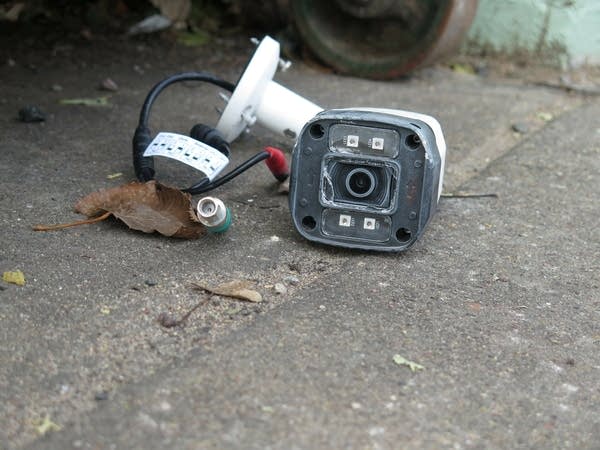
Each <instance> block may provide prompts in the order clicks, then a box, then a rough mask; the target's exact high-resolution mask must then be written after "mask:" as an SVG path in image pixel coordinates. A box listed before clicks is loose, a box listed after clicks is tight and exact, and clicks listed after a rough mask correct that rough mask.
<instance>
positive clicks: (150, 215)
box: [75, 180, 206, 239]
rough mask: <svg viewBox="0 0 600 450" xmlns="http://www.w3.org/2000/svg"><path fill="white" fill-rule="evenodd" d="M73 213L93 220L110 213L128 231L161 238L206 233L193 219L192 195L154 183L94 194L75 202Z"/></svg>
mask: <svg viewBox="0 0 600 450" xmlns="http://www.w3.org/2000/svg"><path fill="white" fill-rule="evenodd" d="M75 211H77V212H79V213H81V214H85V215H86V216H88V217H94V216H97V215H98V214H101V213H104V212H110V213H111V214H113V215H114V216H115V217H117V218H118V219H121V220H122V221H123V222H125V223H126V224H127V225H128V226H129V228H133V229H134V230H139V231H143V232H144V233H152V232H154V231H158V232H159V233H160V234H162V235H164V236H172V237H179V238H186V239H195V238H198V237H200V236H202V235H203V234H205V232H206V229H205V227H204V225H202V224H201V223H199V222H197V221H195V220H194V218H195V216H194V212H193V207H192V203H191V196H190V195H189V194H186V193H184V192H182V191H180V190H179V189H176V188H172V187H169V186H165V185H164V184H160V183H158V182H156V181H154V180H153V181H148V182H146V183H139V182H137V181H135V182H132V183H129V184H125V185H122V186H118V187H115V188H112V189H106V190H102V191H98V192H93V193H91V194H89V195H87V196H85V197H84V198H82V199H81V200H79V202H77V204H76V205H75Z"/></svg>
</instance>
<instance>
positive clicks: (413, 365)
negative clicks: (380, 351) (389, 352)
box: [394, 354, 425, 372]
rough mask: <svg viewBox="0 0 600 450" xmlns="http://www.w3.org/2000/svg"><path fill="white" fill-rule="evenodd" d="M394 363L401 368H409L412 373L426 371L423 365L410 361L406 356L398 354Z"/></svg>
mask: <svg viewBox="0 0 600 450" xmlns="http://www.w3.org/2000/svg"><path fill="white" fill-rule="evenodd" d="M394 362H395V363H396V364H398V365H399V366H407V367H408V368H409V369H410V370H411V372H416V371H417V370H423V369H425V367H423V366H422V365H421V364H417V363H416V362H414V361H409V360H408V359H406V358H405V357H404V356H402V355H398V354H396V355H394Z"/></svg>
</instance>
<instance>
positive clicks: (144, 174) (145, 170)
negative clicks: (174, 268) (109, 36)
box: [133, 72, 271, 195]
mask: <svg viewBox="0 0 600 450" xmlns="http://www.w3.org/2000/svg"><path fill="white" fill-rule="evenodd" d="M182 81H204V82H207V83H211V84H214V85H216V86H219V87H221V88H223V89H226V90H228V91H229V92H233V91H234V90H235V85H234V84H232V83H230V82H228V81H225V80H222V79H221V78H217V77H215V76H214V75H212V74H210V73H207V72H184V73H179V74H175V75H172V76H170V77H167V78H165V79H164V80H162V81H159V82H158V83H156V84H155V85H154V87H153V88H152V89H150V92H148V95H146V99H145V100H144V103H143V105H142V109H141V110H140V117H139V122H138V126H137V128H136V130H135V133H134V135H133V165H134V168H135V173H136V176H137V177H138V179H139V180H140V181H149V180H152V179H154V173H155V172H154V161H153V159H152V157H144V152H145V151H146V148H147V147H148V145H150V142H151V141H152V136H151V134H150V128H149V127H148V120H149V118H150V110H151V109H152V106H153V104H154V102H155V100H156V99H157V97H158V95H159V94H160V93H161V92H162V91H163V90H164V89H165V88H166V87H167V86H170V85H171V84H174V83H178V82H182ZM195 128H196V127H195ZM192 131H194V130H192ZM202 131H203V132H204V133H206V130H202ZM223 146H225V147H227V148H223V149H219V150H220V151H222V152H223V153H225V154H226V156H228V153H229V148H228V145H227V143H226V142H224V143H223ZM270 156H271V154H270V153H269V152H267V151H262V152H260V153H257V154H256V155H254V156H252V157H251V158H250V159H248V160H246V161H245V162H243V163H242V164H240V165H239V166H237V167H236V168H235V169H233V170H231V171H230V172H228V173H227V174H225V175H223V176H222V177H220V178H218V179H217V180H214V181H212V182H211V181H210V179H209V178H204V179H202V180H200V181H199V182H198V183H196V184H194V185H193V186H190V187H189V188H187V189H183V191H184V192H188V193H190V194H192V195H196V194H202V193H204V192H208V191H210V190H212V189H215V188H217V187H219V186H221V185H223V184H225V183H227V182H229V181H231V180H232V179H233V178H235V177H237V176H238V175H240V174H241V173H243V172H245V171H246V170H248V169H249V168H250V167H252V166H254V165H256V164H258V163H259V162H261V161H264V160H265V159H267V158H269V157H270Z"/></svg>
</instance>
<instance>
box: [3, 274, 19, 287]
mask: <svg viewBox="0 0 600 450" xmlns="http://www.w3.org/2000/svg"><path fill="white" fill-rule="evenodd" d="M2 281H5V282H6V283H12V284H16V285H17V286H25V274H23V272H21V271H20V270H15V271H6V272H4V273H3V274H2Z"/></svg>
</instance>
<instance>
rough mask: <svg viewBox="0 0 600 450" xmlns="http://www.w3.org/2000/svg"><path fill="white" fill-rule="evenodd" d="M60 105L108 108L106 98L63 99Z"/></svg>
mask: <svg viewBox="0 0 600 450" xmlns="http://www.w3.org/2000/svg"><path fill="white" fill-rule="evenodd" d="M59 103H60V104H61V105H83V106H109V105H110V103H109V101H108V97H107V96H103V97H96V98H63V99H62V100H60V101H59Z"/></svg>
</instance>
